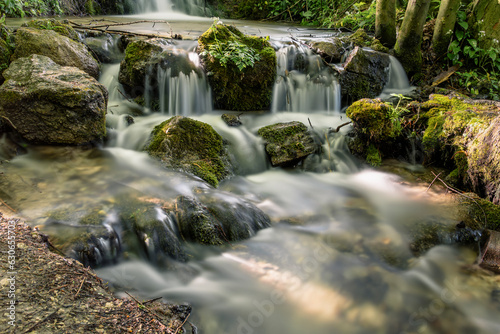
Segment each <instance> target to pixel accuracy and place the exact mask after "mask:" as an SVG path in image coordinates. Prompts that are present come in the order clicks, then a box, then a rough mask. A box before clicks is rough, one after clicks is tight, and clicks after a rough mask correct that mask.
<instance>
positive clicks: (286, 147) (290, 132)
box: [258, 122, 321, 167]
mask: <svg viewBox="0 0 500 334" xmlns="http://www.w3.org/2000/svg"><path fill="white" fill-rule="evenodd" d="M258 134H259V135H260V136H262V138H264V140H265V141H266V152H267V154H268V156H269V158H270V160H271V164H272V165H273V166H274V167H277V166H282V167H285V166H293V165H295V164H297V163H298V162H300V161H301V160H303V159H304V158H306V157H307V156H308V155H310V154H312V153H314V152H316V151H317V150H320V149H321V146H320V145H318V144H316V143H315V141H314V138H313V137H312V135H311V134H310V133H309V131H308V129H307V126H305V125H304V124H303V123H301V122H289V123H277V124H273V125H268V126H265V127H263V128H260V129H259V131H258Z"/></svg>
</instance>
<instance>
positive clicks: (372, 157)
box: [366, 144, 382, 167]
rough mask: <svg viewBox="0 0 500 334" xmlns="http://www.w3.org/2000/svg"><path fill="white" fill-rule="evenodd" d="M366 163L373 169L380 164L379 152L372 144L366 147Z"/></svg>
mask: <svg viewBox="0 0 500 334" xmlns="http://www.w3.org/2000/svg"><path fill="white" fill-rule="evenodd" d="M366 162H367V163H369V164H370V165H372V166H373V167H378V166H380V165H381V164H382V157H381V156H380V152H379V150H378V149H377V148H376V147H375V146H374V145H373V144H371V145H370V146H368V149H367V151H366Z"/></svg>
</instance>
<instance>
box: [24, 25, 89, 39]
mask: <svg viewBox="0 0 500 334" xmlns="http://www.w3.org/2000/svg"><path fill="white" fill-rule="evenodd" d="M21 27H30V28H36V29H42V30H53V31H55V32H57V33H58V34H61V35H63V36H66V37H69V38H71V39H72V40H74V41H76V42H78V41H79V38H78V33H77V32H76V31H75V29H73V27H72V26H71V25H70V24H69V22H68V20H63V21H59V20H56V19H35V20H31V21H29V22H26V23H23V24H22V25H21Z"/></svg>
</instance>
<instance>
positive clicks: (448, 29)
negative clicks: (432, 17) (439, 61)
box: [432, 0, 461, 58]
mask: <svg viewBox="0 0 500 334" xmlns="http://www.w3.org/2000/svg"><path fill="white" fill-rule="evenodd" d="M460 2H461V1H460V0H442V1H441V5H440V6H439V13H438V16H437V19H436V25H435V26H434V34H433V36H432V49H433V50H434V54H435V55H436V57H438V58H440V57H442V56H443V55H445V54H446V52H447V51H448V46H449V45H450V40H451V37H452V35H453V28H454V27H455V22H456V21H457V10H458V8H459V7H460Z"/></svg>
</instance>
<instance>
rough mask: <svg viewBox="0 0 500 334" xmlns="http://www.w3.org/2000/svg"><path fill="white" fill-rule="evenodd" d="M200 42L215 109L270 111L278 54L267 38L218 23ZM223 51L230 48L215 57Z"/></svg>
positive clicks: (205, 33)
mask: <svg viewBox="0 0 500 334" xmlns="http://www.w3.org/2000/svg"><path fill="white" fill-rule="evenodd" d="M198 43H199V48H198V51H199V53H200V55H201V56H202V59H203V62H204V64H205V67H206V71H207V73H208V79H209V82H210V86H211V87H212V90H213V98H214V104H215V107H216V108H219V109H224V110H238V111H251V110H265V109H269V107H270V104H271V95H272V88H273V85H274V80H275V77H276V52H275V50H274V49H273V48H272V47H271V45H270V44H269V42H268V41H267V40H266V39H263V38H260V37H252V36H246V35H244V34H243V33H242V32H240V31H239V30H238V29H237V28H235V27H233V26H229V25H224V24H220V23H215V24H213V25H212V26H211V27H210V28H209V29H208V30H207V31H206V32H204V33H203V35H201V36H200V38H199V39H198ZM222 48H227V50H226V51H224V53H223V57H217V56H214V54H215V52H216V50H222ZM249 58H252V59H253V60H250V59H249ZM221 60H222V61H221ZM246 65H248V66H246ZM242 67H244V68H242Z"/></svg>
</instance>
